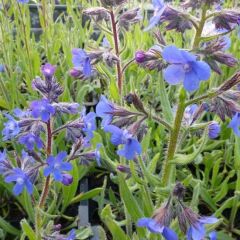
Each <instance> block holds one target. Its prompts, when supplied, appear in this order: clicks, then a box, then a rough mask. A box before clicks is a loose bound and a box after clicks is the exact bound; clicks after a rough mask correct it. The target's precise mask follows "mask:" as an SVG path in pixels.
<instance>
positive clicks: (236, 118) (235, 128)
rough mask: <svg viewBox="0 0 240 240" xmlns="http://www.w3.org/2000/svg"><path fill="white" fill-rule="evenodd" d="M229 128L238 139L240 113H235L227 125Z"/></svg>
mask: <svg viewBox="0 0 240 240" xmlns="http://www.w3.org/2000/svg"><path fill="white" fill-rule="evenodd" d="M228 127H229V128H232V130H233V132H234V133H235V134H236V135H237V136H238V137H240V129H239V127H240V113H235V115H234V117H233V118H232V120H231V122H230V123H229V125H228Z"/></svg>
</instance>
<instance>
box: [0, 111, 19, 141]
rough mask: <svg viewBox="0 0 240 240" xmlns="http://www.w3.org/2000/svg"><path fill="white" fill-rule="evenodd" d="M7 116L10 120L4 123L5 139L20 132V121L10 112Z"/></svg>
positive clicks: (3, 133)
mask: <svg viewBox="0 0 240 240" xmlns="http://www.w3.org/2000/svg"><path fill="white" fill-rule="evenodd" d="M5 116H6V117H7V118H8V121H7V122H5V123H4V124H3V125H4V128H3V130H2V135H3V141H6V140H8V139H11V138H13V137H15V136H16V135H18V133H19V132H20V127H19V124H18V122H17V121H16V120H15V119H14V118H13V117H12V116H11V115H9V114H5Z"/></svg>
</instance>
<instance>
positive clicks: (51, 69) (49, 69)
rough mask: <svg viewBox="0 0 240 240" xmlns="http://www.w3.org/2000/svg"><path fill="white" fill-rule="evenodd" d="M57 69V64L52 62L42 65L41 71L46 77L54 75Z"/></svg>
mask: <svg viewBox="0 0 240 240" xmlns="http://www.w3.org/2000/svg"><path fill="white" fill-rule="evenodd" d="M55 71H56V66H53V65H51V64H50V63H46V64H45V65H42V67H41V72H42V74H43V75H44V76H45V77H46V78H51V77H53V75H54V73H55Z"/></svg>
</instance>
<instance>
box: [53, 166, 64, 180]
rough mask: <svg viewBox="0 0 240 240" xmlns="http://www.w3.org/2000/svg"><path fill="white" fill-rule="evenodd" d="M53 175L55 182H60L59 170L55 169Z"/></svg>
mask: <svg viewBox="0 0 240 240" xmlns="http://www.w3.org/2000/svg"><path fill="white" fill-rule="evenodd" d="M53 177H54V180H55V181H57V182H61V181H62V180H63V176H62V174H61V172H60V171H59V170H56V169H55V170H54V171H53Z"/></svg>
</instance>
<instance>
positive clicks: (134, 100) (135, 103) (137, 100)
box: [125, 93, 146, 113]
mask: <svg viewBox="0 0 240 240" xmlns="http://www.w3.org/2000/svg"><path fill="white" fill-rule="evenodd" d="M125 99H128V100H129V99H131V103H132V104H133V106H134V107H135V108H136V109H137V110H138V111H139V112H143V113H146V110H145V109H144V106H143V103H142V101H141V99H140V98H139V97H138V96H137V94H136V93H129V94H128V95H127V96H126V97H125Z"/></svg>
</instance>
